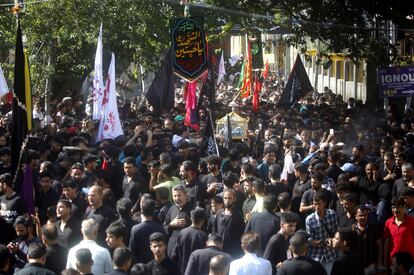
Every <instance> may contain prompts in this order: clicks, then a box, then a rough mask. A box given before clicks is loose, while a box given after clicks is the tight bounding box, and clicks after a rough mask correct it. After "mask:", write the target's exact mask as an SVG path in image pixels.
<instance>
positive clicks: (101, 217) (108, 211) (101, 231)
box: [86, 204, 116, 247]
mask: <svg viewBox="0 0 414 275" xmlns="http://www.w3.org/2000/svg"><path fill="white" fill-rule="evenodd" d="M86 219H93V220H95V222H96V223H97V224H98V236H97V238H96V242H97V243H98V244H99V245H101V246H103V247H107V246H108V244H107V243H106V241H105V240H106V232H105V230H106V229H107V228H108V226H109V225H110V224H111V222H113V221H115V219H116V216H115V212H114V210H113V209H112V208H110V207H108V206H106V205H104V204H103V205H102V206H101V207H99V208H98V209H95V208H93V207H88V209H87V210H86Z"/></svg>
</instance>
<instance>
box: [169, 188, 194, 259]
mask: <svg viewBox="0 0 414 275" xmlns="http://www.w3.org/2000/svg"><path fill="white" fill-rule="evenodd" d="M172 194H173V200H174V205H173V206H171V208H170V210H168V212H167V216H166V217H165V221H164V231H165V233H166V234H167V236H168V237H169V239H168V256H169V257H171V258H172V257H173V256H174V253H175V246H176V244H177V238H178V235H179V234H180V231H181V230H182V229H183V228H185V227H187V226H189V225H190V224H191V219H190V211H191V205H190V203H189V202H188V197H187V192H186V188H185V186H184V185H183V184H178V185H176V186H174V187H173V188H172Z"/></svg>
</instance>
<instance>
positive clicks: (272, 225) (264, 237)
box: [244, 195, 280, 253]
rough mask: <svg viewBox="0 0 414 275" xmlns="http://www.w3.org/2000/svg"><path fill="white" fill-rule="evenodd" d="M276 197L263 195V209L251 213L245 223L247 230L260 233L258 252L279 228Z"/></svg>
mask: <svg viewBox="0 0 414 275" xmlns="http://www.w3.org/2000/svg"><path fill="white" fill-rule="evenodd" d="M276 206H277V199H276V198H275V197H274V196H270V195H268V196H265V197H264V199H263V207H264V211H263V212H261V213H256V214H254V215H253V217H252V219H251V220H250V221H249V222H248V223H247V225H246V230H245V231H244V233H247V232H255V233H257V234H259V235H260V244H261V245H260V253H263V251H264V249H265V248H266V244H267V241H268V240H269V239H270V238H271V237H272V236H273V235H274V234H276V233H277V232H278V231H279V229H280V218H279V217H278V216H277V215H276V214H275V212H274V211H275V209H276Z"/></svg>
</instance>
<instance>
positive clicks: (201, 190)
mask: <svg viewBox="0 0 414 275" xmlns="http://www.w3.org/2000/svg"><path fill="white" fill-rule="evenodd" d="M180 176H181V178H182V179H183V180H182V181H181V183H182V184H184V186H185V189H186V193H187V196H188V200H189V202H190V204H191V206H193V207H195V206H198V207H202V208H204V200H205V199H206V198H207V186H206V185H205V184H203V183H202V182H200V181H199V180H198V178H197V168H196V166H195V165H194V164H193V163H192V162H191V161H189V160H186V161H184V162H183V163H182V164H181V166H180ZM168 249H170V247H169V246H168Z"/></svg>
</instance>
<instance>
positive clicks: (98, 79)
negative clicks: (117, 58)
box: [92, 23, 104, 120]
mask: <svg viewBox="0 0 414 275" xmlns="http://www.w3.org/2000/svg"><path fill="white" fill-rule="evenodd" d="M102 59H103V58H102V23H101V28H100V30H99V37H98V44H97V46H96V55H95V70H94V76H93V90H92V99H93V111H92V118H93V119H94V120H95V119H97V120H100V119H101V116H102V108H101V106H102V97H103V91H104V84H103V76H102Z"/></svg>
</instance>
